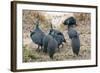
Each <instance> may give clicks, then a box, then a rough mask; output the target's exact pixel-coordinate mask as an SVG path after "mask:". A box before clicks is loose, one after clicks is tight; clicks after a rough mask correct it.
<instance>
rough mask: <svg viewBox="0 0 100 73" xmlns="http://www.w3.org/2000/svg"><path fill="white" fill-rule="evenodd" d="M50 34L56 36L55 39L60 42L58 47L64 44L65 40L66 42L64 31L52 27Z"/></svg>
mask: <svg viewBox="0 0 100 73" xmlns="http://www.w3.org/2000/svg"><path fill="white" fill-rule="evenodd" d="M49 34H50V35H51V36H53V37H54V38H55V40H56V41H57V42H58V47H59V46H60V45H61V44H63V42H66V40H65V37H64V35H63V33H62V32H60V31H58V30H55V29H51V30H50V32H49Z"/></svg>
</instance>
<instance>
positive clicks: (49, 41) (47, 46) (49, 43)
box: [43, 35, 58, 59]
mask: <svg viewBox="0 0 100 73" xmlns="http://www.w3.org/2000/svg"><path fill="white" fill-rule="evenodd" d="M57 47H58V43H57V41H56V40H55V39H54V38H53V37H52V36H51V35H46V36H45V37H44V39H43V48H44V49H43V51H44V52H46V53H48V54H49V57H50V58H51V59H53V55H54V53H55V52H56V49H57Z"/></svg>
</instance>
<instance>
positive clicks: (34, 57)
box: [23, 10, 91, 62]
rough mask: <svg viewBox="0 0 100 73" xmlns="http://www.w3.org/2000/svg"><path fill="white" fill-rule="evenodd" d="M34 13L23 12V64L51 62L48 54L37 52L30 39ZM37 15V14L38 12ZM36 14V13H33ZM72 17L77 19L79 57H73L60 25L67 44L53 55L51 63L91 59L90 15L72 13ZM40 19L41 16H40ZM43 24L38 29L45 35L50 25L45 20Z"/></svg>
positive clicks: (62, 27)
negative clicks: (79, 45) (79, 43)
mask: <svg viewBox="0 0 100 73" xmlns="http://www.w3.org/2000/svg"><path fill="white" fill-rule="evenodd" d="M33 13H34V11H25V10H24V14H23V62H42V61H52V60H51V59H50V58H49V56H48V54H45V53H43V52H42V51H40V52H37V51H36V48H37V45H36V44H34V43H33V42H32V40H31V38H30V30H33V29H34V26H35V24H34V21H32V20H33V19H34V18H36V17H35V16H34V14H33ZM38 13H39V12H38ZM35 14H36V12H35ZM73 15H74V17H76V19H77V24H78V26H77V27H76V29H77V31H78V32H79V34H80V42H81V47H80V52H79V56H74V55H73V52H72V48H71V42H70V39H69V37H68V34H67V30H65V27H66V26H65V27H64V26H63V25H62V24H61V29H59V30H60V31H61V32H63V34H64V36H65V38H66V41H67V43H65V44H64V46H63V48H61V50H60V52H56V53H55V54H54V59H53V61H62V60H83V59H90V58H91V25H90V24H91V23H90V22H91V20H90V14H87V13H83V14H82V13H74V14H73ZM42 17H44V16H43V14H42ZM42 21H43V23H42V24H41V25H40V28H41V29H42V30H43V31H44V32H45V33H46V34H47V33H48V31H49V29H50V25H49V23H48V22H47V19H44V20H42V19H41V22H42Z"/></svg>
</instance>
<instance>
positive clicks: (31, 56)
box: [23, 46, 39, 62]
mask: <svg viewBox="0 0 100 73" xmlns="http://www.w3.org/2000/svg"><path fill="white" fill-rule="evenodd" d="M38 58H39V55H38V53H37V52H36V51H32V50H30V49H29V48H27V47H25V46H24V47H23V62H31V61H33V60H36V59H38Z"/></svg>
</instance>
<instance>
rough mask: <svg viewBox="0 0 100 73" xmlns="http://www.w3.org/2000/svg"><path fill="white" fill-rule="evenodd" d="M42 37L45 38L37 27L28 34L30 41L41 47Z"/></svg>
mask: <svg viewBox="0 0 100 73" xmlns="http://www.w3.org/2000/svg"><path fill="white" fill-rule="evenodd" d="M44 36H45V33H44V32H43V31H42V30H41V29H40V28H39V26H38V25H36V28H35V30H33V31H31V33H30V37H31V39H32V41H33V42H34V43H35V44H37V45H38V46H41V47H42V45H43V43H42V41H43V38H44Z"/></svg>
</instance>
